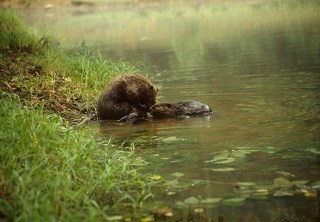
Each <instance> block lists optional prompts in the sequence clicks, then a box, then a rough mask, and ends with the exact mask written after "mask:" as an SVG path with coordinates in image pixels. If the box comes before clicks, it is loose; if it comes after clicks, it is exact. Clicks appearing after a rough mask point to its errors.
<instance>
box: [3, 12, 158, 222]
mask: <svg viewBox="0 0 320 222" xmlns="http://www.w3.org/2000/svg"><path fill="white" fill-rule="evenodd" d="M0 22H1V23H0V70H1V78H0V160H1V161H0V220H1V221H2V220H5V221H55V220H62V221H83V220H86V221H101V220H108V219H112V218H113V219H114V218H119V217H120V216H121V218H139V217H142V216H143V215H144V213H143V212H144V210H142V206H143V203H144V202H145V200H146V199H148V198H149V197H151V196H152V195H151V193H150V186H149V182H150V180H151V179H150V176H148V175H145V174H144V175H142V174H141V173H140V169H141V168H144V166H145V164H146V163H145V162H144V161H143V160H142V159H140V158H136V157H135V156H134V144H131V145H130V149H129V151H123V149H122V147H119V145H114V144H112V141H111V140H110V141H109V142H99V139H98V136H97V135H92V134H94V133H93V132H92V131H90V132H86V131H85V130H75V128H74V127H72V126H71V124H72V123H74V122H79V121H81V120H82V119H83V118H82V116H88V115H89V114H90V113H93V112H94V109H95V106H96V101H97V98H98V94H99V93H100V90H101V89H102V88H103V87H104V85H105V84H106V83H107V82H108V81H109V80H110V79H111V78H113V77H114V76H116V75H119V74H122V73H125V72H131V71H135V70H136V69H135V68H134V67H133V66H131V65H129V64H128V63H125V62H121V61H119V62H114V61H109V60H106V59H104V58H102V57H101V56H100V55H98V54H95V53H89V52H87V53H85V54H77V53H67V52H65V51H63V50H62V49H60V48H58V47H57V46H55V45H54V44H52V43H53V42H54V41H51V38H49V37H45V38H38V37H37V36H35V35H34V34H32V33H31V32H29V31H28V29H27V27H26V26H25V25H23V22H22V21H21V19H20V18H19V16H18V15H17V14H15V13H12V12H10V11H4V10H1V11H0Z"/></svg>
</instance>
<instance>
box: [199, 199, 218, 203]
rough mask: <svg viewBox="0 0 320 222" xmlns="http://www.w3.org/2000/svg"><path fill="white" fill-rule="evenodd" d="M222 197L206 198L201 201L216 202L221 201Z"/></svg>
mask: <svg viewBox="0 0 320 222" xmlns="http://www.w3.org/2000/svg"><path fill="white" fill-rule="evenodd" d="M221 200H222V198H206V199H203V200H201V201H200V203H202V204H215V203H218V202H219V201H221Z"/></svg>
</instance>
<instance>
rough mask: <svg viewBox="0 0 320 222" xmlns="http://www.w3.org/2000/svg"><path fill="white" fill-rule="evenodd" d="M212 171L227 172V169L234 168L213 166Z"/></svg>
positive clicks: (233, 169)
mask: <svg viewBox="0 0 320 222" xmlns="http://www.w3.org/2000/svg"><path fill="white" fill-rule="evenodd" d="M212 171H214V172H228V171H235V168H231V167H226V168H213V169H212Z"/></svg>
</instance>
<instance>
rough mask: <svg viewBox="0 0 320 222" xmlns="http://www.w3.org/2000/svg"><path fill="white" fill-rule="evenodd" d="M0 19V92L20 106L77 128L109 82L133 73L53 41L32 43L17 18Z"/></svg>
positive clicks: (130, 68) (123, 65)
mask: <svg viewBox="0 0 320 222" xmlns="http://www.w3.org/2000/svg"><path fill="white" fill-rule="evenodd" d="M0 16H1V17H0V19H1V22H0V31H1V33H0V50H1V57H0V70H1V73H2V78H1V82H0V84H1V85H0V87H1V90H2V91H3V92H6V93H10V94H12V93H13V94H17V95H19V97H20V99H21V101H22V102H23V103H24V104H30V105H32V106H34V107H41V106H43V107H44V110H45V111H49V112H51V113H58V114H59V115H61V116H63V117H64V118H65V119H67V120H69V121H70V122H72V123H78V122H81V121H83V120H85V119H88V118H89V117H90V116H91V115H93V114H94V113H95V110H94V109H95V107H96V102H97V98H98V95H99V93H100V90H101V89H102V88H103V87H104V85H105V84H106V83H107V82H108V81H109V80H110V79H111V78H113V77H114V76H115V75H119V74H122V73H126V72H131V71H135V68H134V67H133V66H130V65H129V64H128V63H125V62H113V61H109V60H105V59H104V58H102V57H101V56H100V55H97V54H94V53H84V54H81V55H80V54H77V53H66V52H64V51H62V50H61V49H60V48H59V47H58V46H57V40H55V39H53V38H51V37H47V36H45V37H42V38H37V37H36V36H35V34H34V33H32V32H30V31H29V30H28V29H27V28H26V26H25V24H23V22H22V21H21V19H19V18H18V17H17V15H15V14H13V13H10V12H8V11H2V12H1V15H0Z"/></svg>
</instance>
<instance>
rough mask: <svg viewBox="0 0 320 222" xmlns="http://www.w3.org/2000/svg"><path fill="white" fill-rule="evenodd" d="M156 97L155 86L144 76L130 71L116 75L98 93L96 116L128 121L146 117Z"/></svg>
mask: <svg viewBox="0 0 320 222" xmlns="http://www.w3.org/2000/svg"><path fill="white" fill-rule="evenodd" d="M156 97H157V88H156V87H155V86H154V85H153V84H152V83H151V82H150V81H149V80H148V79H147V78H146V77H144V76H142V75H139V74H131V73H130V74H125V75H122V76H119V77H116V78H115V79H114V80H113V81H112V82H111V83H110V84H109V85H108V86H107V87H106V88H105V89H104V91H103V92H102V93H101V94H100V97H99V101H98V117H99V119H101V120H104V119H117V120H118V121H129V122H134V121H135V120H137V119H141V118H142V119H143V118H147V113H148V112H149V111H150V107H151V106H153V105H154V104H155V103H156Z"/></svg>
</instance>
